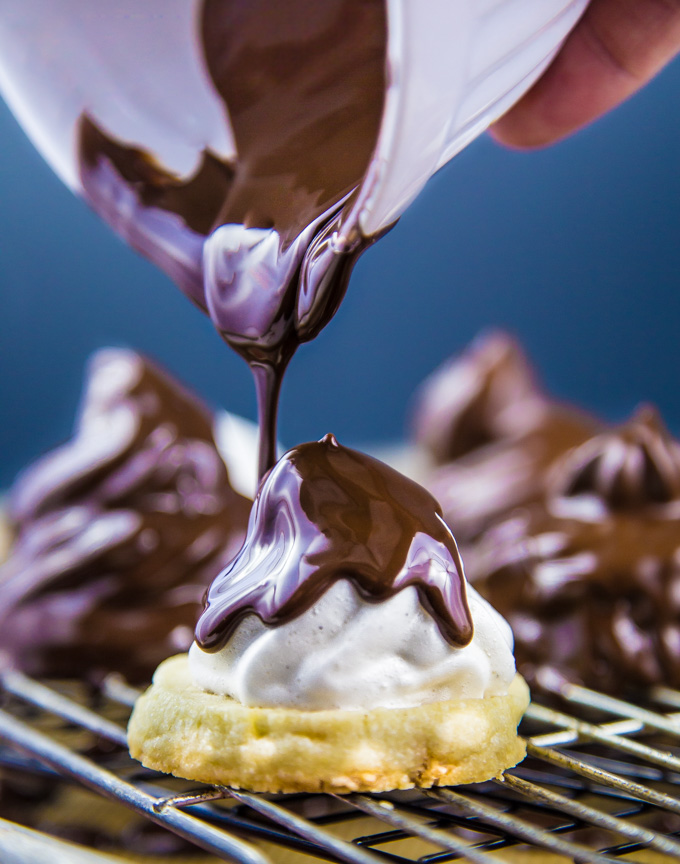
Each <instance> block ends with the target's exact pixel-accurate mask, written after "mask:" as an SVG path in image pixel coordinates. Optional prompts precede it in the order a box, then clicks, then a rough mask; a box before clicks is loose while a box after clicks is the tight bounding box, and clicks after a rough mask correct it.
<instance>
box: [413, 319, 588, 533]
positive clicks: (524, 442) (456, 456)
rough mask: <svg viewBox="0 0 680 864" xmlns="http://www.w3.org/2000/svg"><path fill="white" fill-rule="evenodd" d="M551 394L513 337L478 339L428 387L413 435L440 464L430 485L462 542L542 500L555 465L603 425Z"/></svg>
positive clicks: (418, 406)
mask: <svg viewBox="0 0 680 864" xmlns="http://www.w3.org/2000/svg"><path fill="white" fill-rule="evenodd" d="M600 428H601V425H600V424H598V423H597V422H596V421H595V420H594V419H593V418H591V417H588V416H587V415H585V414H583V413H580V412H578V411H576V410H575V409H573V408H570V407H567V406H565V405H562V404H560V403H559V402H555V401H554V400H552V399H550V398H549V397H548V396H547V395H546V394H545V393H544V392H543V391H542V390H541V388H540V387H539V385H538V383H537V381H536V376H535V375H534V373H533V371H532V369H531V367H530V365H529V362H528V360H527V358H526V357H525V355H524V353H523V351H522V349H521V348H520V346H519V345H518V344H517V342H516V341H515V340H514V339H513V338H512V337H511V336H509V335H507V334H505V333H503V332H500V331H494V332H490V333H487V334H483V335H482V336H481V337H478V338H477V339H476V340H475V341H474V342H473V343H472V345H471V346H470V348H469V349H468V350H467V351H466V352H465V353H464V354H463V355H462V356H460V357H455V358H453V359H452V360H449V361H448V362H447V363H446V364H444V365H443V366H442V367H441V368H440V369H439V370H437V371H436V372H435V373H434V374H433V375H432V376H431V377H430V378H429V379H428V380H427V381H426V382H425V384H424V385H423V387H422V388H421V392H420V394H419V397H418V400H417V404H416V409H415V412H414V437H415V440H416V443H417V444H418V445H419V446H420V447H421V448H423V449H424V450H425V451H426V452H427V453H428V454H429V456H430V458H431V459H432V461H433V462H434V463H435V467H434V468H433V470H432V471H431V473H430V476H429V477H428V479H427V482H426V485H427V487H428V489H429V490H430V491H431V492H432V494H433V495H434V496H435V498H436V499H437V500H438V501H439V502H440V503H441V506H442V510H443V511H444V516H445V518H446V520H447V522H448V523H449V525H450V526H451V529H452V531H453V532H454V534H455V536H456V537H457V538H458V540H459V541H460V542H463V543H467V542H470V541H472V540H474V538H475V537H477V536H478V535H479V533H480V532H481V531H483V530H484V529H485V528H486V527H488V526H489V525H490V524H492V523H493V522H494V521H496V520H497V519H499V518H500V517H502V516H503V515H504V514H506V513H508V512H510V511H511V510H512V509H513V508H515V507H517V506H520V505H525V504H527V503H530V502H531V501H536V500H539V499H540V498H541V497H542V496H543V494H544V492H545V484H546V479H547V477H548V475H549V472H550V467H551V465H553V464H554V462H555V461H556V460H557V459H559V458H560V457H561V456H562V455H563V454H564V453H566V452H567V451H568V450H570V449H571V448H572V447H575V446H578V445H579V444H581V443H583V442H584V441H585V440H586V439H587V438H589V437H590V436H592V435H593V434H595V432H597V431H599V429H600Z"/></svg>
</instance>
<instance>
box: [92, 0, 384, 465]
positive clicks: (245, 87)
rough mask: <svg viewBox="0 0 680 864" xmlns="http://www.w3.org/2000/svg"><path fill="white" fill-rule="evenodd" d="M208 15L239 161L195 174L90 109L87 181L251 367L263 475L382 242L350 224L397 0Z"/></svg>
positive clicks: (294, 1) (373, 135) (207, 11)
mask: <svg viewBox="0 0 680 864" xmlns="http://www.w3.org/2000/svg"><path fill="white" fill-rule="evenodd" d="M199 17H200V20H199V22H198V27H197V38H198V41H199V48H200V54H201V57H202V60H203V63H204V67H205V70H206V72H207V75H208V77H209V79H210V81H211V82H212V85H213V87H214V89H215V91H216V93H217V95H218V96H219V98H220V100H221V101H222V103H223V105H224V109H225V124H228V123H230V124H231V129H232V131H233V135H234V139H235V143H236V151H237V156H236V159H235V160H234V162H233V164H227V163H225V161H224V160H222V159H220V158H219V157H218V156H216V155H215V154H214V153H211V152H209V151H207V150H205V151H204V152H203V154H202V158H201V162H200V165H199V167H198V169H197V170H196V171H195V173H194V174H193V175H192V176H191V177H188V178H187V177H185V178H182V177H179V176H177V175H175V174H173V173H172V172H170V171H168V170H167V169H165V168H164V167H163V166H162V165H160V164H159V163H158V162H157V161H156V160H155V158H154V156H153V154H151V153H148V152H146V151H144V150H143V149H141V148H140V147H138V146H136V145H135V144H134V143H130V142H124V141H121V140H118V139H117V138H116V136H115V130H105V129H103V128H101V127H100V126H98V125H97V123H96V122H95V120H94V119H93V118H91V117H89V116H88V115H87V114H83V115H82V117H81V121H80V126H79V165H80V179H81V182H82V185H83V189H84V191H85V195H86V197H87V198H88V200H89V202H90V203H91V205H92V206H93V207H94V209H95V210H97V212H98V213H99V214H100V215H101V216H103V217H104V218H105V219H106V220H107V221H108V222H109V223H110V224H111V225H112V226H113V227H114V228H115V230H117V231H118V232H119V233H120V234H122V235H123V236H124V237H125V238H126V239H127V240H128V241H129V242H130V243H131V245H133V246H134V247H135V248H137V249H139V250H140V251H141V252H142V253H143V254H145V255H147V256H148V257H149V258H151V259H152V260H153V261H155V262H156V263H157V264H158V265H159V266H160V267H162V268H163V269H165V270H166V271H167V272H168V273H169V274H170V275H171V276H172V277H173V278H174V279H175V280H176V281H177V282H178V284H179V285H180V287H181V288H182V290H183V291H184V292H185V293H186V294H188V295H189V297H191V298H192V299H193V300H194V302H196V303H197V304H198V305H199V306H201V308H203V309H204V310H205V311H206V312H208V314H209V315H210V317H211V319H212V320H213V322H214V324H215V326H216V327H217V328H218V330H219V331H220V333H221V334H222V336H223V337H224V339H225V340H226V341H227V342H228V343H229V344H230V345H231V346H232V347H233V348H234V349H235V350H236V351H238V352H239V353H240V354H241V355H242V356H243V357H244V358H245V359H246V361H247V362H248V363H249V365H250V366H251V368H252V370H253V373H254V376H255V383H256V387H257V393H258V409H259V414H260V428H261V445H260V476H262V475H263V474H264V473H265V471H266V470H267V469H269V468H270V467H271V466H272V465H273V463H274V461H275V440H276V413H277V405H278V394H279V390H280V385H281V379H282V376H283V373H284V371H285V368H286V366H287V364H288V362H289V360H290V358H291V357H292V355H293V354H294V353H295V351H296V349H297V347H298V346H299V345H300V344H301V343H303V342H306V341H309V340H310V339H313V338H314V337H315V336H316V335H317V333H318V332H319V331H320V330H321V329H322V328H323V327H324V326H325V325H326V324H327V323H328V321H329V320H330V318H331V317H332V316H333V314H334V313H335V311H336V310H337V307H338V305H339V303H340V301H341V300H342V297H343V295H344V293H345V290H346V287H347V281H348V278H349V274H350V272H351V269H352V266H353V264H354V262H355V260H356V258H357V256H358V255H359V254H360V252H361V251H362V250H363V249H364V248H365V247H366V246H367V245H368V243H369V242H370V241H369V240H368V239H367V238H363V237H361V236H360V235H359V232H358V230H356V229H354V228H353V226H352V225H349V226H348V232H349V233H347V232H345V231H344V230H343V225H342V223H343V219H344V218H345V217H346V216H347V214H348V213H349V208H350V207H351V203H352V198H353V195H354V193H355V191H356V190H357V189H358V188H359V187H360V186H361V183H362V180H363V178H364V176H365V175H366V172H367V171H368V169H369V167H370V165H371V158H372V154H373V151H374V148H375V145H376V142H377V138H378V133H379V130H380V123H381V119H382V112H383V104H384V94H385V87H386V81H385V63H386V43H387V22H386V10H385V3H384V0H325V2H324V3H310V2H308V0H291V2H287V3H285V4H281V3H275V2H272V0H252V2H248V3H247V4H246V3H239V2H236V0H204V2H203V4H202V6H201V7H200V16H199Z"/></svg>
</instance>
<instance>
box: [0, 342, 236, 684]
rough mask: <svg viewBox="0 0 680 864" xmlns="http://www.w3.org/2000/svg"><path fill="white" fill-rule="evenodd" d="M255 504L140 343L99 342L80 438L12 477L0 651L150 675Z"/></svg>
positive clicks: (186, 624)
mask: <svg viewBox="0 0 680 864" xmlns="http://www.w3.org/2000/svg"><path fill="white" fill-rule="evenodd" d="M249 510H250V502H249V501H248V500H247V499H245V498H243V497H241V496H240V495H238V494H237V493H236V492H235V491H234V490H233V489H232V488H231V486H230V484H229V477H228V474H227V470H226V467H225V465H224V463H223V462H222V459H221V458H220V456H219V454H218V452H217V449H216V446H215V442H214V439H213V435H212V421H211V416H210V414H209V412H208V411H207V409H206V408H205V406H204V405H202V404H201V403H200V402H199V401H198V400H197V399H196V398H195V397H193V396H192V395H190V394H189V393H188V392H187V391H185V390H184V389H183V388H182V387H180V386H179V385H178V384H177V383H175V382H174V381H172V380H171V379H170V378H169V377H168V376H167V375H166V374H165V373H163V372H161V371H160V370H159V369H158V368H156V367H155V366H153V365H152V364H151V363H150V362H148V361H147V360H144V359H143V358H142V357H140V356H139V355H137V354H134V353H133V352H131V351H125V350H113V349H108V350H103V351H100V352H99V353H98V354H96V355H95V357H94V358H93V359H92V361H91V363H90V368H89V373H88V380H87V384H86V389H85V394H84V398H83V402H82V406H81V410H80V414H79V417H78V421H77V424H76V429H75V434H74V437H73V438H72V439H71V440H70V441H69V442H68V443H66V444H65V445H63V446H62V447H60V448H58V449H57V450H55V451H53V452H52V453H49V454H48V455H46V456H45V457H43V458H42V459H40V460H39V461H38V462H37V463H36V464H34V465H33V466H31V467H30V468H28V469H27V470H26V471H25V472H24V473H23V474H22V475H21V476H20V477H19V478H18V480H17V482H16V484H15V486H14V488H13V490H12V493H11V497H10V514H11V517H12V518H13V520H14V522H15V525H16V529H17V538H16V542H15V544H14V547H13V549H12V552H11V555H10V557H9V559H8V560H7V561H6V562H5V564H4V565H3V566H2V567H1V568H0V651H2V652H5V653H6V654H8V655H9V657H10V659H11V660H12V662H14V663H15V664H16V665H17V666H19V667H20V668H22V669H24V670H25V671H27V672H29V673H30V674H33V675H40V676H67V677H72V676H78V677H80V676H85V677H90V678H92V677H97V676H98V675H99V674H101V673H103V672H106V671H109V670H115V671H119V672H122V673H123V674H125V675H126V676H127V677H128V678H129V680H131V681H133V682H138V681H144V680H148V679H149V678H150V676H151V674H152V673H153V670H154V669H155V667H156V666H157V665H158V663H159V662H160V661H161V660H163V659H164V658H165V657H167V656H169V655H170V654H172V653H174V652H176V651H178V650H183V649H185V648H187V647H188V646H189V644H190V643H191V634H192V628H193V626H194V624H195V621H196V617H197V615H198V612H199V610H200V604H201V599H202V595H203V593H204V591H205V588H206V586H207V585H208V584H209V582H210V580H211V579H212V578H213V577H214V576H215V574H216V573H217V572H218V571H219V570H220V568H221V567H223V566H224V564H225V563H226V562H227V561H228V560H230V559H231V558H232V557H233V555H234V554H235V553H236V551H237V550H238V548H239V545H240V543H241V541H242V539H243V536H244V533H245V527H246V524H247V518H248V513H249Z"/></svg>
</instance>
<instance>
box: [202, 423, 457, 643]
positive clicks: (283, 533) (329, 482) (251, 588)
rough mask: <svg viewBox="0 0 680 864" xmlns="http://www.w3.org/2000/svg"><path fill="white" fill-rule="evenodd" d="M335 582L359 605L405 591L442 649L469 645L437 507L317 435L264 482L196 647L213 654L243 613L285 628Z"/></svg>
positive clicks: (406, 483) (402, 480)
mask: <svg viewBox="0 0 680 864" xmlns="http://www.w3.org/2000/svg"><path fill="white" fill-rule="evenodd" d="M338 579H348V580H350V581H351V582H352V584H353V585H354V586H355V588H356V589H357V591H358V592H359V593H360V595H361V596H362V597H363V598H364V599H365V600H367V601H369V602H381V601H384V600H387V599H388V598H389V597H391V596H393V595H394V594H396V593H397V592H398V591H400V590H401V589H402V588H405V587H407V586H408V585H414V586H415V587H416V589H417V590H418V594H419V596H420V601H421V603H422V604H423V606H424V607H425V608H426V609H427V610H428V611H429V612H430V613H431V614H432V616H433V617H434V619H435V621H436V622H437V624H438V626H439V629H440V630H441V633H442V635H443V636H444V638H445V639H447V640H448V642H450V643H451V644H453V645H457V646H463V645H467V644H468V643H469V642H470V640H471V638H472V620H471V617H470V611H469V609H468V606H467V600H466V596H465V579H464V576H463V568H462V563H461V560H460V556H459V554H458V549H457V546H456V542H455V540H454V539H453V535H452V534H451V532H450V530H449V529H448V527H447V525H446V523H445V522H444V520H443V519H442V515H441V510H440V509H439V506H438V505H437V502H436V501H435V500H434V498H432V496H431V495H430V494H429V493H428V492H426V491H425V490H424V489H423V488H422V487H420V486H418V484H416V483H414V482H413V481H412V480H408V479H407V478H406V477H404V476H403V475H401V474H399V473H398V472H396V471H394V470H393V469H392V468H389V467H388V466H387V465H384V464H383V463H381V462H378V461H377V460H376V459H372V458H371V457H369V456H365V455H364V454H362V453H358V452H357V451H355V450H350V449H348V448H346V447H342V446H340V445H339V444H338V442H337V441H336V440H335V438H334V437H333V436H332V435H326V437H325V438H323V439H322V440H321V441H319V442H315V443H309V444H301V445H300V446H298V447H295V448H294V449H293V450H290V451H289V452H288V453H287V454H286V455H285V456H284V457H283V458H282V459H281V460H279V462H278V463H277V464H276V465H275V467H274V468H273V469H272V470H271V472H270V473H269V474H268V475H267V477H266V478H265V480H264V482H263V483H262V485H261V487H260V490H259V492H258V495H257V497H256V499H255V504H254V506H253V511H252V514H251V517H250V523H249V525H248V535H247V537H246V540H245V543H244V545H243V548H242V549H241V551H240V553H239V554H238V556H237V557H236V558H235V559H234V561H233V562H232V563H231V564H230V565H229V566H228V567H227V569H226V570H224V572H223V573H221V574H220V575H219V576H218V577H217V578H216V579H215V581H214V582H213V584H212V585H211V586H210V588H209V590H208V594H207V602H206V608H205V610H204V612H203V614H202V615H201V617H200V619H199V621H198V625H197V627H196V641H197V642H198V644H199V645H200V646H201V648H203V650H205V651H217V650H219V649H220V648H221V647H223V646H224V644H225V643H226V642H227V641H228V640H229V637H230V636H231V634H232V633H233V632H234V630H235V628H236V627H237V626H238V624H239V622H240V621H241V620H242V619H243V618H244V617H245V616H246V615H248V614H251V613H254V614H255V615H258V616H259V617H260V619H261V620H262V621H263V622H264V623H265V624H268V625H278V624H284V623H286V622H288V621H291V620H293V619H295V618H297V617H298V616H299V615H301V614H302V613H303V612H305V611H306V610H307V609H309V608H310V607H311V606H312V605H313V604H314V603H315V602H316V601H317V600H318V599H319V597H320V596H321V595H322V594H323V593H324V592H325V591H326V590H327V589H328V588H329V587H330V586H331V585H332V584H333V583H335V582H336V581H337V580H338Z"/></svg>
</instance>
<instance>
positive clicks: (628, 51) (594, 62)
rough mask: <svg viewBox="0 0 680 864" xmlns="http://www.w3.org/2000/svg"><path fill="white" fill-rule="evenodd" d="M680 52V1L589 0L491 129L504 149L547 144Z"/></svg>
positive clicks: (604, 108)
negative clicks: (548, 62)
mask: <svg viewBox="0 0 680 864" xmlns="http://www.w3.org/2000/svg"><path fill="white" fill-rule="evenodd" d="M679 52H680V0H592V2H591V4H590V6H589V7H588V9H587V10H586V12H585V14H584V15H583V18H582V19H581V21H580V22H579V23H578V25H577V26H576V28H575V29H574V30H573V32H572V33H571V34H570V35H569V37H568V38H567V40H566V42H565V44H564V45H563V46H562V49H561V50H560V52H559V54H558V55H557V57H556V58H555V60H554V61H553V62H552V64H551V65H550V66H549V67H548V69H547V71H546V72H545V74H544V75H543V76H542V77H541V78H540V79H539V80H538V81H537V83H536V84H535V85H534V86H533V87H532V88H531V90H529V92H528V93H527V94H526V95H525V96H524V97H523V98H522V99H521V100H520V101H519V102H518V103H517V105H515V106H514V107H513V108H511V109H510V111H508V113H507V114H505V115H504V116H503V117H501V119H500V120H499V121H498V122H497V123H496V124H495V125H494V126H492V128H491V130H490V131H491V134H492V135H493V137H494V138H496V140H497V141H499V142H501V143H502V144H506V145H508V146H510V147H517V148H531V147H542V146H545V145H547V144H552V143H553V142H554V141H558V140H559V139H560V138H564V137H565V136H566V135H569V134H570V133H571V132H574V131H576V130H577V129H580V128H581V127H582V126H585V125H586V124H587V123H590V122H591V120H594V119H595V118H597V117H599V116H600V115H602V114H604V113H606V112H607V111H609V109H610V108H613V107H614V106H615V105H618V104H619V103H620V102H623V101H624V99H626V98H627V97H628V96H630V95H631V94H632V93H635V91H636V90H638V89H639V88H640V87H642V86H643V85H644V84H646V83H647V82H648V81H649V80H650V79H651V78H653V77H654V75H656V73H657V72H658V71H659V70H660V69H661V68H662V67H663V66H664V65H665V64H666V63H668V62H669V61H670V60H671V59H672V58H673V57H675V55H676V54H678V53H679Z"/></svg>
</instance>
